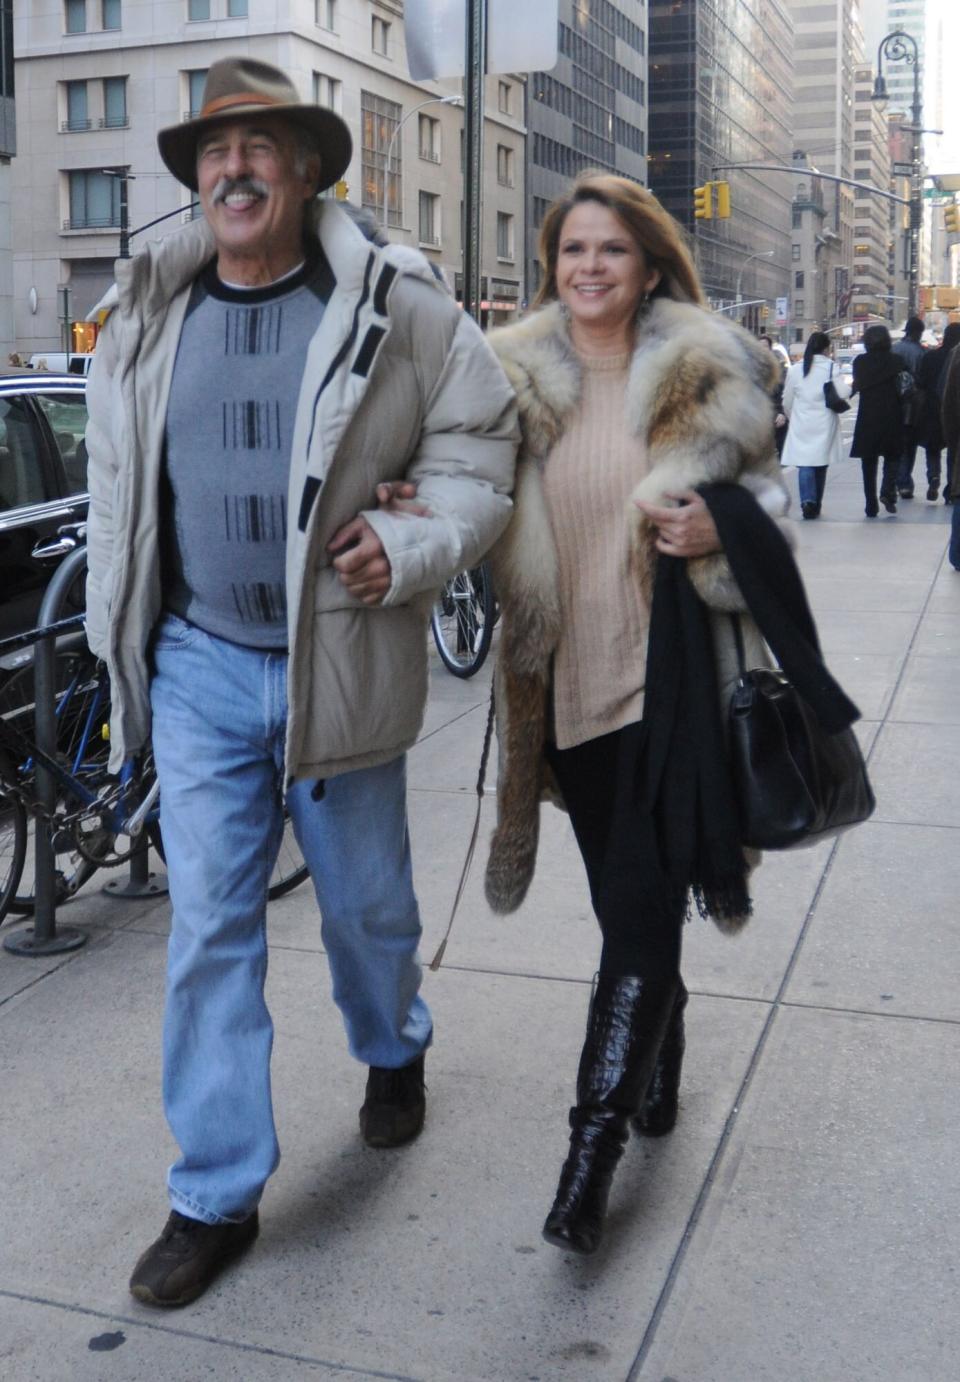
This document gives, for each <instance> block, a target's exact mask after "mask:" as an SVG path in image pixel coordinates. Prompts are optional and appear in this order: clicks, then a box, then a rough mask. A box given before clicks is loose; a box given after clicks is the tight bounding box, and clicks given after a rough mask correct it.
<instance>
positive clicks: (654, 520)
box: [486, 174, 789, 1253]
mask: <svg viewBox="0 0 960 1382" xmlns="http://www.w3.org/2000/svg"><path fill="white" fill-rule="evenodd" d="M540 259H541V265H542V269H543V279H542V285H541V288H540V291H539V293H538V295H537V299H536V303H535V307H536V309H537V310H535V311H534V312H533V313H532V315H530V316H529V317H528V318H527V319H525V320H523V321H521V322H519V323H518V324H517V325H516V326H511V327H507V328H504V329H503V330H501V331H499V332H494V333H493V335H492V337H491V339H492V343H493V345H494V349H495V350H496V351H497V353H498V354H499V356H500V359H501V361H502V362H503V364H504V367H505V369H506V371H507V375H508V377H509V378H510V380H511V382H512V383H513V384H514V387H515V388H516V391H517V395H518V402H519V406H520V420H521V432H522V435H523V439H524V440H523V449H522V451H521V462H520V465H519V469H518V473H517V491H516V494H515V508H514V517H513V520H512V521H511V524H510V526H509V528H508V529H507V532H506V534H505V535H504V537H503V538H502V539H501V540H500V542H499V543H498V544H497V546H496V548H495V549H494V553H493V556H492V560H493V561H494V564H495V566H494V579H495V584H496V588H497V594H498V596H499V598H500V601H501V605H502V625H501V627H502V632H501V642H500V649H499V656H498V662H497V670H496V677H497V695H496V704H497V715H498V732H499V736H500V745H501V761H500V778H499V781H498V795H497V810H498V821H497V829H496V831H495V834H494V837H493V841H492V844H491V852H490V858H489V862H488V866H487V879H486V889H487V897H488V900H489V902H490V904H491V906H492V907H493V909H494V910H495V911H498V912H508V911H512V910H513V909H514V908H516V907H517V906H519V904H520V902H521V901H522V900H523V897H524V895H525V893H526V891H527V888H528V886H529V883H530V880H531V877H532V875H533V871H534V866H535V859H536V841H537V833H538V822H539V801H540V796H541V790H542V789H545V788H546V789H548V790H549V791H550V792H552V793H553V795H554V796H556V795H557V794H559V796H560V797H561V798H562V801H563V803H564V804H565V806H566V808H567V810H568V811H569V813H570V819H571V823H572V826H573V830H574V833H575V835H576V839H577V844H578V846H579V849H580V853H581V855H582V857H583V861H584V865H585V868H586V873H587V879H588V883H589V888H590V895H591V900H592V903H593V907H594V911H595V913H596V915H597V919H598V921H599V924H600V931H601V937H602V950H601V957H600V966H599V976H598V980H597V984H596V991H595V994H594V997H593V1001H592V1004H591V1008H590V1015H589V1018H588V1025H587V1034H586V1038H585V1042H584V1046H583V1051H582V1055H581V1059H580V1067H579V1074H578V1077H577V1102H576V1105H575V1107H574V1108H573V1109H572V1110H571V1114H570V1123H571V1129H572V1132H571V1140H570V1150H569V1155H568V1158H567V1161H566V1163H565V1165H564V1169H563V1171H562V1173H561V1178H560V1184H559V1188H558V1191H557V1195H556V1199H555V1201H554V1205H553V1208H552V1209H551V1211H550V1213H549V1215H548V1217H547V1220H546V1224H545V1225H544V1236H545V1238H546V1239H547V1241H548V1242H550V1243H553V1244H556V1245H558V1246H560V1247H564V1248H570V1249H572V1250H574V1251H576V1252H581V1253H587V1252H592V1251H594V1250H595V1248H596V1247H597V1246H598V1244H599V1242H600V1238H601V1233H602V1224H603V1218H604V1213H605V1207H606V1200H607V1194H608V1191H609V1187H610V1182H611V1178H612V1175H613V1172H614V1168H615V1165H616V1163H617V1160H618V1159H619V1157H620V1155H621V1152H622V1149H623V1146H624V1144H625V1141H626V1138H627V1131H628V1124H629V1122H630V1120H631V1119H634V1120H635V1127H636V1128H637V1130H638V1131H639V1132H641V1133H644V1134H646V1135H648V1136H658V1135H660V1134H662V1133H666V1132H669V1130H670V1129H671V1128H672V1127H673V1124H674V1120H675V1119H676V1116H677V1091H678V1086H679V1080H680V1065H681V1060H682V1056H683V1050H684V1008H685V1005H686V1002H687V993H686V989H685V988H684V985H683V982H682V979H681V976H680V933H681V924H682V920H683V917H684V914H685V911H686V906H687V893H688V887H689V886H690V885H691V877H690V873H689V871H688V870H687V867H686V864H684V863H682V862H678V860H677V856H678V855H682V856H683V858H684V859H688V853H687V852H688V851H691V852H696V851H697V848H698V842H700V843H702V841H703V836H702V835H701V834H700V833H699V832H700V831H701V829H702V826H703V821H702V820H701V821H700V822H699V823H698V822H697V820H696V812H697V802H696V801H695V800H694V797H695V796H696V795H697V793H696V789H695V788H694V789H693V791H692V793H691V792H690V791H687V790H685V787H686V784H688V783H691V782H695V781H696V775H697V772H698V771H699V770H700V769H702V770H703V776H702V777H701V778H700V782H701V789H702V791H703V793H705V794H706V795H705V796H704V797H703V798H702V799H699V798H698V800H700V801H701V807H702V810H703V811H704V812H705V813H706V814H708V815H709V814H711V812H710V807H709V805H707V798H711V799H712V797H711V794H712V789H713V787H714V786H716V785H717V783H718V781H720V780H722V779H723V775H724V773H725V771H726V769H725V768H724V766H723V763H724V761H725V760H724V757H723V750H722V731H721V729H720V720H719V709H718V704H717V696H716V691H715V690H711V689H710V683H711V680H713V681H714V682H715V681H716V677H717V676H718V675H719V677H720V681H721V683H722V684H725V685H727V686H728V687H729V686H732V680H735V677H736V658H735V655H734V652H733V647H734V644H733V633H732V630H730V628H729V619H727V618H726V616H722V617H718V616H714V614H713V612H714V611H720V610H730V609H732V608H742V600H741V597H740V595H739V591H738V589H737V587H736V584H735V582H734V581H733V578H732V576H731V573H730V569H729V567H728V565H727V562H726V559H725V557H724V555H723V553H722V552H721V550H720V543H719V539H718V536H717V529H716V526H715V523H714V521H713V518H712V517H711V511H710V509H708V507H707V505H706V504H705V502H704V498H703V496H702V495H701V494H700V493H699V492H698V491H697V489H696V488H695V487H696V486H698V485H700V484H701V483H703V482H707V481H731V480H733V481H739V482H740V483H737V484H716V485H713V486H709V485H708V486H707V489H708V490H712V491H723V492H729V491H736V492H737V495H738V496H742V497H743V500H744V502H746V503H748V504H749V505H750V512H751V514H754V515H756V522H757V523H760V524H764V523H765V524H767V525H768V526H770V519H769V518H767V517H766V515H765V514H764V513H763V512H762V511H761V508H760V506H759V505H758V504H757V502H756V501H755V499H754V498H752V497H751V496H756V498H758V499H760V500H761V501H762V503H763V504H765V505H766V506H768V507H769V509H770V510H771V511H772V512H774V513H777V514H783V513H785V511H786V506H787V499H786V492H785V489H784V487H783V484H782V482H781V480H780V478H779V471H778V467H777V463H776V455H775V450H774V444H773V428H772V425H771V410H770V398H771V392H772V390H773V388H774V387H775V384H776V370H775V369H774V361H773V359H772V357H771V353H770V351H768V350H766V349H765V348H764V347H763V346H761V345H759V344H758V343H757V342H756V340H754V338H753V337H751V336H750V335H749V334H748V333H747V332H745V331H743V330H742V329H741V328H740V327H738V326H736V325H734V324H731V323H729V322H728V321H727V320H726V319H725V318H724V317H721V316H716V315H713V314H711V313H710V312H709V311H707V310H706V308H705V304H704V298H703V293H702V289H701V286H700V283H699V280H698V278H697V274H696V270H695V268H694V266H693V262H692V259H691V256H690V253H689V250H688V249H687V247H686V244H685V241H684V237H683V232H682V230H681V229H680V227H679V226H678V225H677V223H676V222H675V221H674V220H673V218H672V217H671V216H669V215H668V214H667V212H666V211H664V209H663V208H662V207H661V206H660V204H659V202H658V201H657V200H656V198H655V197H654V196H653V195H652V194H651V193H650V192H649V191H647V190H646V189H645V188H643V187H641V186H639V185H638V184H637V183H634V182H632V181H630V180H628V179H626V178H621V177H615V176H612V175H609V176H608V175H606V174H588V175H584V176H582V177H581V178H580V179H578V181H577V182H576V183H575V184H574V186H573V189H572V191H571V193H570V194H569V196H567V197H565V198H563V199H562V200H560V201H558V202H556V203H554V205H553V206H552V207H551V208H550V209H549V210H548V212H547V214H546V216H545V218H544V221H543V226H542V229H541V232H540ZM774 537H775V539H776V540H777V542H780V543H781V544H782V545H783V547H784V550H785V551H787V555H788V556H789V549H787V548H786V544H785V543H783V539H782V538H780V536H779V534H777V533H776V532H774ZM658 553H662V554H666V555H664V556H660V557H659V559H658ZM668 557H670V558H674V557H676V558H680V559H681V560H679V561H669V560H668ZM687 572H689V577H690V581H689V582H688V581H687V580H686V573H687ZM770 574H771V579H774V580H775V579H776V573H775V572H771V573H770ZM681 578H682V585H680V584H679V583H680V582H681ZM675 581H676V582H677V583H678V586H675V585H674V582H675ZM691 583H692V585H691ZM654 587H656V590H657V595H656V596H655V597H654V596H653V590H654ZM694 590H695V591H696V593H697V594H698V595H699V596H700V599H701V600H702V601H703V602H704V603H703V604H701V603H700V601H698V600H697V599H696V598H695V596H694V594H693V591H694ZM674 597H676V599H677V601H678V602H679V607H680V608H682V610H683V611H684V623H683V629H686V627H687V624H686V618H687V616H689V618H690V619H691V620H692V623H693V625H694V626H695V627H694V631H693V632H691V635H690V640H689V642H687V641H685V640H684V638H683V637H682V630H681V626H680V625H679V624H678V623H677V622H675V621H674V620H673V618H672V616H671V613H670V611H671V609H672V608H673V601H674ZM685 600H689V602H690V603H689V604H687V603H685ZM691 606H692V607H693V609H692V613H691V608H690V607H691ZM708 610H709V611H710V615H709V616H708V614H707V611H708ZM708 617H710V618H713V619H714V622H715V623H716V624H717V625H718V628H717V634H718V648H719V650H720V652H719V654H718V655H719V656H720V662H721V667H720V669H719V671H716V670H714V668H713V667H712V666H711V661H712V658H713V652H712V649H711V648H710V647H709V642H710V639H709V632H708V625H707V620H708ZM664 621H665V623H664ZM697 621H701V622H699V623H698V622H697ZM655 630H656V632H655ZM754 633H755V630H754ZM745 636H747V637H750V630H749V628H748V629H747V633H746V635H745ZM704 638H705V639H706V643H707V645H708V646H707V647H706V648H704V647H703V640H704ZM648 650H649V651H648ZM688 656H690V657H692V658H693V661H694V662H696V663H697V665H696V667H695V668H694V667H693V666H692V665H691V664H690V663H688V662H686V661H683V659H684V658H686V657H688ZM645 657H648V658H649V659H654V658H655V659H656V663H657V666H658V667H659V666H661V661H660V659H663V662H664V663H665V664H666V665H665V667H664V671H663V674H662V675H661V674H660V673H659V672H657V673H656V674H654V679H653V682H651V680H650V678H651V662H650V661H649V660H648V661H647V664H646V674H645V670H644V666H645ZM748 657H750V659H751V662H752V663H753V659H754V658H760V660H762V655H761V653H760V650H759V646H758V644H757V643H756V642H754V644H753V645H752V651H751V650H748ZM673 658H678V659H680V660H681V661H683V670H682V671H680V670H678V667H679V664H678V663H674V662H673V661H672V659H673ZM701 658H702V661H701V660H700V659H701ZM753 665H755V664H753ZM675 673H676V680H675V679H674V676H675ZM654 683H655V684H654ZM645 685H646V686H648V687H651V688H652V689H651V694H650V698H649V700H647V699H645V689H644V688H645ZM701 692H702V693H703V694H702V697H701V698H700V710H699V711H698V712H695V711H690V710H689V705H690V702H689V700H688V697H689V696H700V693H701ZM650 701H653V702H654V705H655V707H656V708H653V707H651V705H650ZM681 707H686V709H681ZM674 712H676V715H677V717H678V719H677V721H675V722H674V721H672V720H671V717H672V716H673V714H674ZM688 712H689V718H687V716H688ZM677 725H679V726H680V727H679V729H677V728H676V726H677ZM643 744H648V745H649V744H652V745H654V746H656V749H657V754H653V755H651V756H649V757H643V758H641V760H640V761H641V762H642V763H643V764H644V765H645V767H644V768H643V770H642V771H643V773H646V771H647V769H648V767H649V766H650V765H651V763H652V760H653V759H656V758H658V755H659V753H660V750H661V749H662V750H663V754H664V758H665V761H666V763H667V767H666V768H665V773H664V779H663V780H664V781H666V782H667V783H668V784H669V791H672V790H673V789H674V788H675V789H676V796H675V797H674V798H673V800H672V801H671V802H670V806H669V809H670V810H672V808H673V807H675V808H676V816H672V815H671V816H670V819H669V823H665V818H664V816H663V815H662V814H661V807H662V798H661V797H660V795H659V789H653V790H652V797H653V798H655V801H656V804H654V805H643V804H640V803H639V802H638V794H639V795H640V796H643V795H644V792H643V790H642V784H641V782H640V781H639V779H635V778H634V776H633V773H634V770H635V768H636V767H637V762H638V754H640V753H641V750H642V745H643ZM709 746H712V747H709ZM688 752H689V753H691V754H692V755H693V756H694V757H698V763H699V768H698V766H697V765H696V764H694V763H692V762H691V761H690V760H689V759H687V758H686V757H685V755H686V754H687V753H688ZM701 753H702V756H699V755H701ZM638 771H640V770H639V769H638ZM635 787H636V790H634V788H635ZM669 791H668V795H669ZM661 826H662V827H663V829H664V833H663V836H662V853H661V850H660V847H659V845H658V842H657V839H656V838H655V836H657V832H658V831H659V830H660V828H661ZM713 827H715V830H716V836H715V842H718V841H720V839H721V837H725V842H724V843H723V844H721V845H720V848H719V853H720V854H722V855H723V856H724V859H725V863H722V864H721V863H720V862H719V860H718V859H717V857H716V856H714V858H713V860H712V863H713V865H715V866H716V873H715V874H711V877H712V878H713V881H714V883H716V884H717V885H718V886H717V887H716V888H715V889H711V888H710V887H708V889H707V891H708V892H710V891H712V892H713V896H712V901H708V902H704V905H705V906H707V907H708V908H709V907H710V906H712V907H713V908H714V910H713V912H712V915H714V916H715V917H716V918H717V919H718V920H719V922H720V924H722V925H723V926H725V927H727V928H733V927H734V926H735V925H736V924H737V923H738V922H739V921H741V920H742V918H743V909H744V908H745V907H746V906H747V900H746V883H745V874H744V859H743V853H742V850H741V848H740V846H739V841H738V839H737V838H736V834H737V828H736V811H735V808H734V807H732V805H731V806H730V807H729V809H723V808H721V807H717V809H716V811H715V813H714V814H713ZM727 846H729V849H728V848H727ZM708 852H709V846H708ZM694 872H696V868H694ZM721 875H722V877H723V883H722V885H721V884H720V882H719V880H720V877H721ZM697 895H698V897H700V898H701V901H703V897H702V890H701V891H700V892H698V894H697Z"/></svg>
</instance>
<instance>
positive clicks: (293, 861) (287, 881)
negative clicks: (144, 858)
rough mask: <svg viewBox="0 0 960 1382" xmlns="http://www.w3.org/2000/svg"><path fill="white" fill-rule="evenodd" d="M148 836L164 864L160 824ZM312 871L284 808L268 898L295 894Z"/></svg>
mask: <svg viewBox="0 0 960 1382" xmlns="http://www.w3.org/2000/svg"><path fill="white" fill-rule="evenodd" d="M147 834H148V835H149V837H150V843H151V844H152V845H153V847H154V849H155V850H156V851H157V853H158V854H159V855H160V858H161V859H162V860H163V862H164V863H166V862H167V856H166V855H165V854H164V852H163V837H162V835H161V833H160V825H159V822H153V823H152V824H150V825H148V826H147ZM309 872H310V870H309V869H308V868H307V866H306V864H305V863H304V862H303V854H302V852H301V849H300V846H299V845H298V844H297V837H296V835H295V834H294V833H293V821H292V820H291V819H290V813H289V811H288V810H287V809H286V807H284V811H283V836H282V838H281V840H280V852H279V854H278V855H277V862H276V863H275V864H274V866H273V873H271V875H270V885H269V887H268V888H267V897H268V899H269V900H270V901H271V902H273V901H275V900H276V898H278V897H283V896H284V895H285V894H286V893H290V892H293V890H294V888H299V886H300V884H301V883H303V882H304V881H305V880H306V878H307V876H308V874H309Z"/></svg>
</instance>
